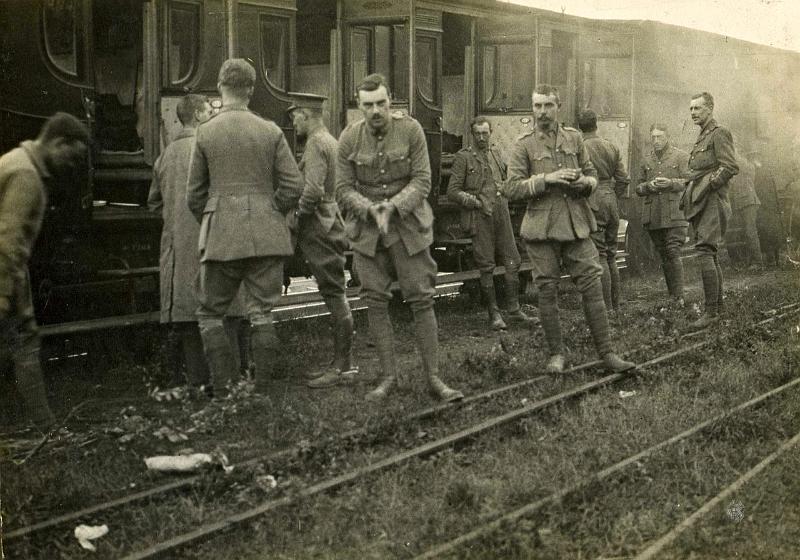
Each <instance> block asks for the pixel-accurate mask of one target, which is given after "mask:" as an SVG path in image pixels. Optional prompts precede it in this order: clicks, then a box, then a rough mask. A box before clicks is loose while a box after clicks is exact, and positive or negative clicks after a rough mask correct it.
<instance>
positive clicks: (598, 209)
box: [578, 109, 631, 311]
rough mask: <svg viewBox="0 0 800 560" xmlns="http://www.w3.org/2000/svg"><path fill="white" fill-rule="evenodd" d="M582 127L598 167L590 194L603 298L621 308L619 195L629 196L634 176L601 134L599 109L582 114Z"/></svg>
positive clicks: (587, 148) (590, 152)
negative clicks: (595, 180)
mask: <svg viewBox="0 0 800 560" xmlns="http://www.w3.org/2000/svg"><path fill="white" fill-rule="evenodd" d="M578 128H580V129H581V132H583V145H584V147H585V148H586V152H587V153H588V154H589V160H590V161H591V162H592V164H593V165H594V167H595V169H597V181H598V182H597V188H596V189H595V190H594V191H592V194H591V195H590V196H589V206H590V207H591V208H592V212H594V217H595V220H597V231H595V232H594V233H592V235H591V237H592V241H593V242H594V246H595V247H596V248H597V253H598V258H599V261H600V266H601V267H603V275H602V276H601V278H600V280H601V282H602V284H603V300H604V301H605V304H606V309H608V310H611V309H613V310H614V311H616V310H617V309H618V308H619V299H620V292H621V286H620V279H619V269H618V268H617V235H618V234H619V203H618V202H617V199H619V198H627V191H628V185H629V184H630V182H631V180H630V177H628V172H627V171H626V170H625V163H624V162H623V161H622V156H621V155H620V153H619V148H617V147H616V146H615V145H614V144H612V143H611V142H609V141H608V140H606V139H605V138H601V137H600V136H598V135H597V113H595V112H594V111H592V110H591V109H586V110H584V111H581V112H580V114H579V115H578Z"/></svg>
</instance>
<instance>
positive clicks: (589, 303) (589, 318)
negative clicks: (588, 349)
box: [581, 281, 635, 371]
mask: <svg viewBox="0 0 800 560" xmlns="http://www.w3.org/2000/svg"><path fill="white" fill-rule="evenodd" d="M581 301H582V303H583V313H584V314H585V315H586V322H587V323H588V324H589V331H590V332H591V333H592V339H593V340H594V346H595V348H596V349H597V354H598V355H599V356H600V358H601V359H602V360H603V364H604V365H605V366H606V368H608V369H610V370H612V371H625V370H627V369H631V368H632V367H634V366H635V364H634V363H633V362H627V361H625V360H623V359H621V358H620V357H619V356H617V355H616V354H614V352H613V351H612V350H611V337H610V335H609V329H608V315H607V312H606V306H605V303H604V302H603V288H602V287H601V285H600V282H597V281H595V282H593V283H592V284H591V285H590V286H589V288H588V289H587V290H586V291H585V292H583V294H581Z"/></svg>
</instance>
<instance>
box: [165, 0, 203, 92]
mask: <svg viewBox="0 0 800 560" xmlns="http://www.w3.org/2000/svg"><path fill="white" fill-rule="evenodd" d="M199 35H200V6H199V5H197V4H190V3H188V2H173V3H172V5H171V7H170V11H169V50H168V57H169V59H168V60H167V67H168V69H169V82H170V84H172V85H177V84H180V83H183V82H185V81H186V80H188V79H189V78H190V77H191V75H192V73H193V72H194V69H195V67H196V66H197V58H198V51H199V46H200V38H199Z"/></svg>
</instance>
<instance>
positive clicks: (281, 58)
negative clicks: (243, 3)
mask: <svg viewBox="0 0 800 560" xmlns="http://www.w3.org/2000/svg"><path fill="white" fill-rule="evenodd" d="M288 26H289V23H288V20H286V19H282V18H272V17H268V16H261V61H262V64H263V68H262V71H263V72H264V75H265V76H266V78H267V81H269V83H270V84H272V85H273V86H275V87H276V88H278V89H280V90H285V89H286V81H287V80H286V73H287V72H286V70H287V58H288V54H289V53H288V50H287V46H286V43H287V41H286V38H287V36H288V35H289V30H288Z"/></svg>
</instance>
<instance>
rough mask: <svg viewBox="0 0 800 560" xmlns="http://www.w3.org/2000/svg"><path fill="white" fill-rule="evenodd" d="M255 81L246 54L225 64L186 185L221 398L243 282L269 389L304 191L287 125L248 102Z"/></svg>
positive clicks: (208, 346) (259, 367) (201, 310)
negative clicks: (229, 331) (277, 314)
mask: <svg viewBox="0 0 800 560" xmlns="http://www.w3.org/2000/svg"><path fill="white" fill-rule="evenodd" d="M255 80H256V72H255V69H254V68H253V67H252V66H251V65H250V63H249V62H247V61H246V60H244V59H241V58H235V59H229V60H226V61H225V62H224V63H223V64H222V67H221V68H220V71H219V80H218V83H217V88H218V89H219V92H220V94H221V95H222V108H221V109H220V112H219V113H218V114H216V115H215V116H213V117H212V118H211V119H209V120H208V121H207V122H205V123H204V124H202V125H200V126H199V127H198V128H197V132H196V133H195V143H194V149H193V152H192V158H191V164H190V166H189V178H188V182H187V202H188V205H189V209H190V210H191V211H192V214H194V217H195V219H197V221H198V222H200V237H199V240H198V247H199V249H200V277H199V278H200V280H199V291H198V292H199V293H198V299H199V302H200V305H199V307H198V311H197V317H198V323H199V326H200V334H201V336H202V338H203V346H204V348H205V352H206V358H207V359H208V364H209V369H210V370H211V377H212V382H213V385H214V393H215V395H216V396H217V397H220V396H224V395H225V393H226V392H227V386H228V384H229V382H230V381H231V378H232V373H233V371H234V370H235V361H234V356H233V349H232V348H231V346H230V344H229V342H228V339H227V337H226V336H225V331H224V328H223V323H222V318H223V315H224V314H225V312H226V311H227V309H228V306H229V305H230V303H231V301H232V300H233V299H234V297H235V296H236V293H237V292H238V290H239V287H240V285H241V284H242V283H243V284H244V286H245V288H246V290H247V311H248V315H249V319H250V324H251V340H250V344H251V351H252V355H253V361H254V362H255V367H256V391H258V392H264V391H265V390H266V388H267V382H268V380H269V377H270V376H271V375H270V374H271V372H272V368H274V367H275V363H276V357H277V355H278V352H277V350H278V340H277V336H276V333H275V326H274V325H273V324H272V313H271V312H272V307H273V306H274V305H275V302H277V301H278V298H279V297H280V295H281V286H282V283H283V258H284V257H285V256H287V255H291V254H292V244H291V240H290V236H289V228H288V227H287V224H286V217H285V214H286V213H288V212H289V211H290V210H293V209H294V208H295V207H296V206H297V201H298V200H299V198H300V194H301V192H302V189H303V180H302V177H301V175H300V171H299V170H298V168H297V163H296V162H295V159H294V156H293V155H292V152H291V150H290V149H289V145H288V143H287V142H286V138H285V137H284V135H283V132H282V131H281V129H280V128H279V127H278V126H277V125H276V124H275V123H273V122H271V121H267V120H264V119H262V118H260V117H258V116H257V115H255V114H254V113H252V112H250V110H249V109H248V108H247V106H248V103H249V101H250V97H251V96H252V94H253V89H254V86H255Z"/></svg>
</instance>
